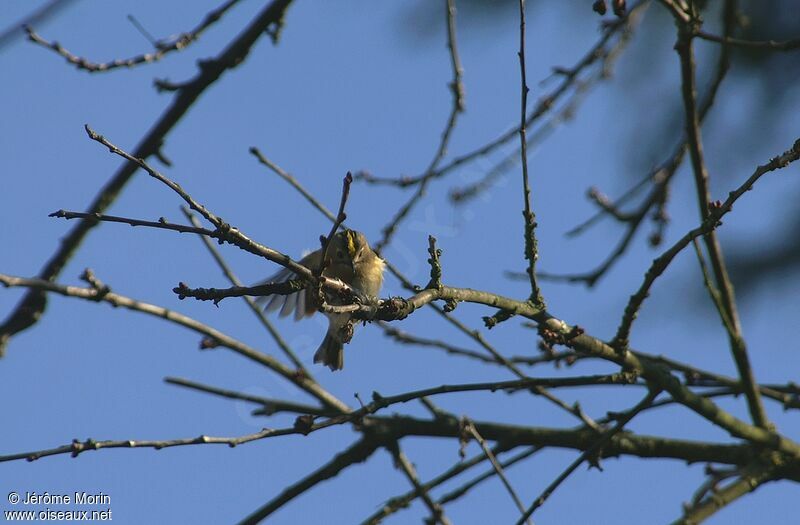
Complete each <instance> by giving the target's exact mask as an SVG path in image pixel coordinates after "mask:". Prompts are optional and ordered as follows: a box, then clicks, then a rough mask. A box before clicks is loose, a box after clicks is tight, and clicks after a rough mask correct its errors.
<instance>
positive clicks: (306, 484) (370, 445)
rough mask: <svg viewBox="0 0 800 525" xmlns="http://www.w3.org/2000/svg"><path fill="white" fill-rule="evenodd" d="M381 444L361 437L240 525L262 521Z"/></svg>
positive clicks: (367, 456)
mask: <svg viewBox="0 0 800 525" xmlns="http://www.w3.org/2000/svg"><path fill="white" fill-rule="evenodd" d="M380 445H381V443H380V441H378V440H376V439H370V438H368V437H363V438H361V439H359V440H358V441H356V442H355V443H354V444H353V445H351V446H350V447H348V448H346V449H345V450H343V451H342V452H340V453H338V454H337V455H336V456H334V457H333V459H331V460H330V461H329V462H327V463H325V464H324V465H323V466H321V467H320V468H319V469H317V470H315V471H314V472H312V473H311V474H309V475H308V476H306V477H304V478H303V479H301V480H300V481H298V482H296V483H294V484H293V485H290V486H288V487H286V489H284V490H283V492H281V493H280V494H278V495H277V496H275V498H273V499H271V500H270V501H268V502H267V503H265V504H264V505H263V506H261V507H259V508H258V509H257V510H255V511H254V512H253V513H252V514H250V515H249V516H247V517H246V518H245V519H243V520H242V521H240V522H239V525H255V524H256V523H260V522H261V521H262V520H263V519H264V518H266V517H268V516H269V515H270V514H272V513H273V512H275V511H276V510H278V509H280V508H281V507H283V506H284V505H286V504H287V503H289V502H290V501H292V500H293V499H294V498H296V497H297V496H299V495H301V494H303V493H304V492H305V491H307V490H309V489H310V488H312V487H314V486H315V485H317V484H318V483H320V482H322V481H325V480H326V479H330V478H332V477H335V476H337V475H339V473H340V472H341V471H342V470H344V469H346V468H347V467H350V466H352V465H355V464H356V463H363V462H364V461H366V460H367V459H368V458H369V457H370V456H371V455H372V453H373V452H375V450H376V449H377V448H378V447H379V446H380Z"/></svg>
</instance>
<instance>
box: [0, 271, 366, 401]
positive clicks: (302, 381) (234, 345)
mask: <svg viewBox="0 0 800 525" xmlns="http://www.w3.org/2000/svg"><path fill="white" fill-rule="evenodd" d="M0 284H3V285H5V286H22V287H28V288H35V289H37V290H42V291H47V292H52V293H57V294H60V295H64V296H67V297H76V298H80V299H84V300H89V301H98V302H104V303H108V304H110V305H112V306H115V307H122V308H127V309H129V310H133V311H137V312H141V313H145V314H148V315H152V316H154V317H157V318H161V319H165V320H167V321H170V322H172V323H175V324H178V325H181V326H184V327H186V328H188V329H190V330H192V331H194V332H197V333H199V334H201V335H203V336H205V337H207V338H209V339H210V340H211V341H213V342H214V344H215V345H217V346H223V347H225V348H228V349H230V350H232V351H234V352H236V353H237V354H239V355H242V356H244V357H247V358H248V359H250V360H252V361H255V362H257V363H259V364H262V365H264V366H266V367H267V368H269V369H270V370H272V371H273V372H275V373H277V374H278V375H280V376H282V377H283V378H285V379H287V380H288V381H290V382H292V383H294V384H295V385H297V386H298V387H299V388H301V389H303V390H305V391H306V392H308V393H309V394H310V395H312V396H314V397H315V398H317V399H318V400H319V401H320V402H321V403H322V404H324V405H325V406H327V407H330V408H333V409H335V410H337V411H339V412H348V411H349V410H350V409H349V407H348V406H347V405H345V404H344V403H342V402H341V401H340V400H339V399H337V398H336V397H334V396H333V395H331V394H330V393H329V392H327V391H326V390H325V389H323V388H322V387H320V386H319V384H317V383H316V382H315V381H313V380H312V379H310V378H308V377H306V376H305V375H303V374H298V373H297V371H296V370H293V369H291V368H289V367H287V366H285V365H283V364H282V363H280V362H279V361H278V360H276V359H275V358H273V357H272V356H269V355H266V354H264V353H261V352H259V351H258V350H256V349H254V348H252V347H250V346H248V345H246V344H244V343H242V342H241V341H238V340H237V339H234V338H233V337H230V336H229V335H227V334H224V333H222V332H220V331H219V330H216V329H214V328H212V327H210V326H208V325H206V324H203V323H201V322H199V321H197V320H195V319H192V318H191V317H188V316H185V315H183V314H180V313H178V312H175V311H173V310H168V309H166V308H162V307H160V306H156V305H153V304H148V303H146V302H144V301H139V300H137V299H133V298H130V297H126V296H123V295H120V294H117V293H114V292H108V293H105V294H102V295H99V292H98V290H96V289H94V288H81V287H78V286H64V285H60V284H57V283H53V282H51V281H45V280H42V279H25V278H21V277H12V276H9V275H3V274H0Z"/></svg>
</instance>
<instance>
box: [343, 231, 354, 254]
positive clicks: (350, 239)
mask: <svg viewBox="0 0 800 525" xmlns="http://www.w3.org/2000/svg"><path fill="white" fill-rule="evenodd" d="M344 234H345V237H346V238H347V253H349V254H350V258H351V259H352V258H354V257H355V256H356V234H355V232H354V231H353V230H345V232H344Z"/></svg>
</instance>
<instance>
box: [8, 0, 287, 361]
mask: <svg viewBox="0 0 800 525" xmlns="http://www.w3.org/2000/svg"><path fill="white" fill-rule="evenodd" d="M290 3H291V0H273V1H272V2H270V3H269V4H268V5H266V6H265V7H264V8H263V9H262V10H261V12H259V13H258V15H256V17H255V18H254V19H253V20H252V21H251V22H250V24H249V25H248V26H247V27H246V28H245V29H244V30H243V31H242V32H241V33H240V34H239V35H238V36H236V38H234V39H233V40H232V41H231V42H230V44H228V46H227V47H226V48H225V49H224V50H223V51H222V52H221V53H220V54H219V55H217V57H216V58H214V59H212V60H208V61H206V62H204V67H203V68H201V69H200V72H199V73H198V74H197V75H196V76H195V77H194V78H193V79H192V80H191V81H189V82H187V83H185V84H183V86H182V87H181V89H180V90H178V91H177V93H176V95H175V97H174V98H173V101H172V104H170V106H169V107H167V109H166V110H165V111H164V113H163V114H162V115H161V117H160V118H159V119H158V120H157V121H156V123H155V124H154V125H153V127H152V128H151V129H150V131H149V132H148V133H147V134H146V135H145V136H144V137H143V138H142V140H141V141H140V142H139V144H138V145H137V146H136V148H135V149H134V150H133V152H134V154H133V156H134V157H136V158H143V159H146V158H148V157H150V156H151V155H154V154H156V153H157V152H158V151H159V149H160V148H161V145H162V144H163V142H164V139H165V138H166V136H167V135H168V134H169V132H170V130H172V128H173V127H174V126H175V125H176V124H177V123H178V122H179V121H180V119H181V118H182V117H183V116H184V115H185V114H186V112H187V111H188V110H189V108H190V107H191V106H192V105H193V104H194V103H195V102H196V101H197V99H198V98H199V97H200V95H202V94H203V92H205V90H206V89H207V88H208V87H209V86H210V85H211V84H213V83H214V82H216V81H217V80H218V79H219V78H220V77H221V76H222V75H223V74H224V73H225V72H226V71H227V70H229V69H233V68H234V67H236V66H238V65H239V64H241V63H242V62H243V61H244V60H245V58H247V55H248V54H249V52H250V49H251V48H252V46H253V45H254V44H255V43H256V42H257V41H258V39H259V38H260V37H261V36H262V35H263V34H264V32H265V31H266V30H267V29H268V28H269V27H270V26H272V25H274V24H277V23H279V22H280V21H281V20H282V18H283V15H284V12H285V11H286V8H287V7H288V6H289V4H290ZM137 168H138V165H137V164H136V163H133V162H126V163H124V164H123V165H122V166H120V168H119V169H118V170H117V172H116V173H115V174H114V176H113V177H111V179H109V181H108V182H107V183H106V185H105V186H104V187H103V188H102V189H101V190H100V191H99V192H98V194H97V195H96V196H95V198H94V200H93V201H92V203H91V204H90V205H89V207H88V210H87V211H88V212H89V213H102V212H104V211H105V210H106V209H108V208H109V207H110V206H111V204H112V203H113V202H114V201H115V200H116V198H117V197H118V196H119V194H120V193H121V192H122V189H123V188H124V186H125V184H127V182H128V181H129V180H130V178H131V177H132V176H133V174H134V173H135V172H136V170H137ZM95 225H96V222H93V221H91V220H83V221H81V222H80V223H79V224H78V225H77V226H75V227H74V228H73V229H72V230H71V231H70V232H69V233H68V234H67V236H66V237H64V238H63V239H61V241H60V242H59V245H58V248H57V249H56V250H55V252H54V253H53V255H52V256H51V257H50V259H49V260H48V261H47V262H46V263H45V265H44V267H42V269H41V271H40V272H39V278H40V279H44V280H55V279H56V277H58V275H59V274H60V273H61V271H62V270H63V268H64V266H65V265H66V264H67V262H68V261H69V260H70V259H71V258H72V256H73V255H74V253H75V252H76V251H77V249H78V247H79V246H80V244H81V242H82V241H83V239H84V237H86V235H87V234H88V233H89V230H91V229H92V227H94V226H95ZM46 306H47V299H46V295H45V294H43V293H42V292H41V291H39V290H29V291H28V293H26V294H25V297H23V299H22V301H20V303H19V304H18V305H17V307H16V308H15V309H14V311H13V312H12V313H11V314H10V315H9V316H8V317H7V318H6V320H5V321H4V322H3V324H2V326H0V356H2V354H3V351H4V349H5V347H6V346H7V345H8V342H9V340H10V339H11V337H12V336H13V335H14V334H16V333H18V332H21V331H23V330H25V329H27V328H29V327H30V326H32V325H33V324H35V323H36V322H37V321H38V320H39V318H40V317H41V316H42V314H43V312H44V310H45V307H46Z"/></svg>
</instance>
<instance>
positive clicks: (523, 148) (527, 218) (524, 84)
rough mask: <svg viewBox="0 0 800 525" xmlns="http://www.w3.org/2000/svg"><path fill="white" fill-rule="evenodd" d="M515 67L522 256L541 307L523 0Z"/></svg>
mask: <svg viewBox="0 0 800 525" xmlns="http://www.w3.org/2000/svg"><path fill="white" fill-rule="evenodd" d="M518 57H519V71H520V82H521V87H520V93H521V95H520V116H519V144H520V159H521V162H522V198H523V200H524V202H525V208H524V210H523V211H522V217H523V219H524V223H525V258H526V259H527V260H528V279H529V280H530V283H531V296H530V300H531V302H532V303H533V304H534V305H535V306H538V307H540V308H545V303H544V298H543V297H542V292H541V290H539V284H538V282H537V280H536V261H537V259H539V246H538V243H537V241H536V226H537V224H536V214H535V213H534V211H533V209H531V187H530V182H529V179H528V140H527V138H526V133H527V129H526V125H525V120H526V117H527V110H528V91H529V89H528V81H527V79H526V76H525V0H519V53H518Z"/></svg>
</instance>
